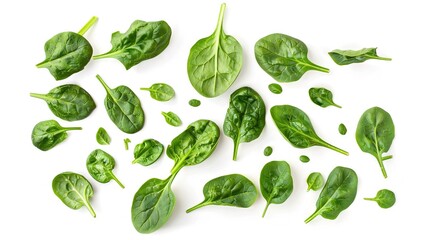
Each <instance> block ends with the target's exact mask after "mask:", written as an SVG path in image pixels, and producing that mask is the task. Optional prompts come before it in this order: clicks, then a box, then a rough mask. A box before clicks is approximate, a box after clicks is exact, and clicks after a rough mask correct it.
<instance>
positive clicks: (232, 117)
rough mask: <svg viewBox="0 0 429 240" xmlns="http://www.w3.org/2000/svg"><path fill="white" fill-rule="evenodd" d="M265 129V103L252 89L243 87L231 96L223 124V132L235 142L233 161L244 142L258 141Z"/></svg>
mask: <svg viewBox="0 0 429 240" xmlns="http://www.w3.org/2000/svg"><path fill="white" fill-rule="evenodd" d="M264 127H265V103H264V101H263V100H262V98H261V96H260V95H259V94H258V93H257V92H256V91H255V90H253V89H252V88H250V87H242V88H239V89H237V90H236V91H235V92H234V93H232V94H231V97H230V100H229V107H228V110H227V112H226V116H225V121H224V123H223V132H224V133H225V135H226V136H228V137H230V138H232V140H233V141H234V153H233V158H232V159H233V160H236V159H237V153H238V146H239V145H240V143H242V142H251V141H253V140H255V139H257V138H258V137H259V136H260V135H261V133H262V130H263V129H264Z"/></svg>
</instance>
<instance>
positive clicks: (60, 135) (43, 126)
mask: <svg viewBox="0 0 429 240" xmlns="http://www.w3.org/2000/svg"><path fill="white" fill-rule="evenodd" d="M71 130H82V128H81V127H62V126H61V125H60V124H59V123H58V122H57V121H55V120H46V121H41V122H39V123H37V124H36V125H35V126H34V128H33V132H32V133H31V141H32V142H33V145H34V146H35V147H37V148H38V149H40V150H42V151H48V150H49V149H51V148H53V147H55V146H56V145H58V144H60V143H61V142H63V141H64V140H66V138H67V137H68V134H67V131H71Z"/></svg>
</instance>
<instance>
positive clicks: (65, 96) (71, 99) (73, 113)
mask: <svg viewBox="0 0 429 240" xmlns="http://www.w3.org/2000/svg"><path fill="white" fill-rule="evenodd" d="M30 96H32V97H35V98H39V99H42V100H44V101H46V103H47V104H48V107H49V109H51V112H52V113H53V114H54V115H55V116H57V117H59V118H61V119H63V120H66V121H76V120H81V119H84V118H86V117H88V116H89V115H90V114H91V113H92V111H93V110H94V109H95V102H94V100H93V99H92V97H91V95H89V93H88V92H87V91H85V89H83V88H81V87H79V86H78V85H75V84H65V85H61V86H59V87H55V88H53V89H52V90H51V91H49V93H47V94H39V93H30Z"/></svg>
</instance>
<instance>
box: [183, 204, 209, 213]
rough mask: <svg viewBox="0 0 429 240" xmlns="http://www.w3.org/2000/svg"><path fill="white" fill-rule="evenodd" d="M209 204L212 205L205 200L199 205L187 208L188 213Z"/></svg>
mask: <svg viewBox="0 0 429 240" xmlns="http://www.w3.org/2000/svg"><path fill="white" fill-rule="evenodd" d="M207 205H210V203H209V202H205V201H203V202H201V203H200V204H197V205H195V206H193V207H191V208H189V209H188V210H186V213H190V212H192V211H194V210H197V209H198V208H202V207H204V206H207Z"/></svg>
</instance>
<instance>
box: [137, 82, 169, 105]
mask: <svg viewBox="0 0 429 240" xmlns="http://www.w3.org/2000/svg"><path fill="white" fill-rule="evenodd" d="M140 90H144V91H149V92H150V96H151V97H152V98H153V99H155V100H158V101H161V102H167V101H170V100H171V99H172V98H173V97H174V95H175V94H176V93H175V92H174V89H173V88H172V87H171V86H170V85H168V84H165V83H154V84H152V86H150V87H149V88H140Z"/></svg>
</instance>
